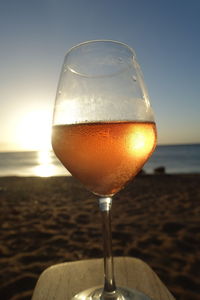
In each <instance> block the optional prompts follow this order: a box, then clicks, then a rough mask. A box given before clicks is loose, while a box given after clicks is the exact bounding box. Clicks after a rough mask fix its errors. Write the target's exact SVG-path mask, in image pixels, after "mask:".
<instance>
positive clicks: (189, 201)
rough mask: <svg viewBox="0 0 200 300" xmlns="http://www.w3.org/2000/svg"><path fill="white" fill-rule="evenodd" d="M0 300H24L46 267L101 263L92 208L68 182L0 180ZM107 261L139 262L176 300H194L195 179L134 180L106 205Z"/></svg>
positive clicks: (92, 201) (199, 253)
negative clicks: (95, 260)
mask: <svg viewBox="0 0 200 300" xmlns="http://www.w3.org/2000/svg"><path fill="white" fill-rule="evenodd" d="M0 223H1V224H0V226H1V229H0V241H1V243H0V299H2V300H7V299H9V300H19V299H20V300H25V299H30V298H31V295H32V292H33V288H34V286H35V284H36V281H37V279H38V276H39V275H40V274H41V272H42V271H43V270H44V269H45V268H47V267H48V266H50V265H52V264H57V263H60V262H66V261H74V260H80V259H88V258H96V257H102V247H101V245H102V237H101V219H100V213H99V210H98V202H97V200H96V198H95V196H93V195H92V194H91V193H90V192H88V191H86V190H85V189H84V187H82V186H81V184H79V183H78V182H77V181H76V180H74V179H73V178H72V177H52V178H39V177H35V178H20V177H19V178H17V177H2V178H0ZM112 231H113V253H114V256H132V257H138V258H141V259H143V260H144V261H145V262H147V263H148V264H149V265H150V266H151V267H152V268H153V270H154V271H155V272H156V273H157V274H158V276H159V277H160V278H161V280H162V281H163V282H164V284H165V285H166V286H167V287H168V289H169V290H170V291H171V293H172V294H173V295H174V296H175V297H176V299H177V300H179V299H181V300H186V299H187V300H197V299H199V297H200V175H143V176H138V177H137V178H136V179H135V180H134V181H133V182H131V183H130V184H129V185H128V186H127V187H126V188H125V189H124V190H122V191H121V192H120V193H118V194H117V195H116V196H115V197H114V200H113V207H112Z"/></svg>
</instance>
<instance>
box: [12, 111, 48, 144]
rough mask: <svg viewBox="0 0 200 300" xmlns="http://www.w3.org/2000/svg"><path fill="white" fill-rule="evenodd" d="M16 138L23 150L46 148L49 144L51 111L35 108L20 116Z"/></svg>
mask: <svg viewBox="0 0 200 300" xmlns="http://www.w3.org/2000/svg"><path fill="white" fill-rule="evenodd" d="M17 140H18V144H19V146H20V147H21V148H23V149H25V150H47V149H50V146H51V113H50V112H49V111H46V110H35V111H31V112H29V113H27V114H26V115H24V116H23V117H22V118H21V122H20V124H19V126H18V128H17Z"/></svg>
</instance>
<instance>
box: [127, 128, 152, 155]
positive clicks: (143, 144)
mask: <svg viewBox="0 0 200 300" xmlns="http://www.w3.org/2000/svg"><path fill="white" fill-rule="evenodd" d="M155 140H156V136H155V132H154V130H153V128H152V127H150V126H144V127H142V126H140V127H139V128H137V130H136V129H135V130H134V131H133V132H132V133H131V134H130V136H129V145H130V151H131V152H132V153H133V154H134V155H135V156H141V157H143V156H144V155H146V154H149V153H150V152H151V151H152V150H153V148H154V147H155Z"/></svg>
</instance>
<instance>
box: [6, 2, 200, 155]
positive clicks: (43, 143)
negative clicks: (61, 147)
mask: <svg viewBox="0 0 200 300" xmlns="http://www.w3.org/2000/svg"><path fill="white" fill-rule="evenodd" d="M199 15H200V1H199V0H190V1H185V0H168V1H166V0H151V1H149V0H120V1H119V0H109V1H108V0H101V1H99V0H34V1H28V0H17V1H15V0H0V151H15V150H31V149H36V148H38V147H47V145H48V143H49V139H50V130H51V119H52V112H53V106H54V101H55V93H56V88H57V84H58V79H59V74H60V70H61V66H62V63H63V59H64V56H65V54H66V52H67V50H69V48H71V47H72V46H74V45H76V44H79V43H81V42H84V41H87V40H93V39H112V40H117V41H121V42H123V43H126V44H128V45H129V46H130V47H132V48H134V50H135V52H136V54H137V58H138V61H139V63H140V66H141V68H142V71H143V74H144V79H145V83H146V85H147V88H148V91H149V95H150V99H151V103H152V106H153V109H154V112H155V118H156V123H157V129H158V143H159V144H183V143H200V133H199V131H200V130H199V129H200V116H199V114H200V35H199V32H200V17H199Z"/></svg>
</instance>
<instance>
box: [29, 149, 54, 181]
mask: <svg viewBox="0 0 200 300" xmlns="http://www.w3.org/2000/svg"><path fill="white" fill-rule="evenodd" d="M37 155H38V166H36V167H35V170H34V171H35V175H36V176H40V177H50V176H54V175H55V173H56V167H55V165H54V164H53V161H52V157H51V151H50V150H40V151H38V152H37Z"/></svg>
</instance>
